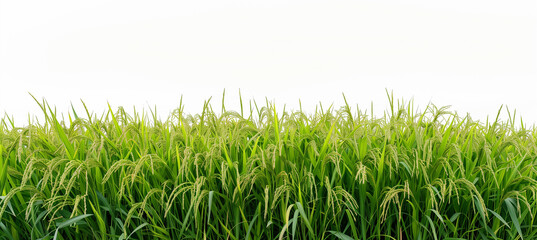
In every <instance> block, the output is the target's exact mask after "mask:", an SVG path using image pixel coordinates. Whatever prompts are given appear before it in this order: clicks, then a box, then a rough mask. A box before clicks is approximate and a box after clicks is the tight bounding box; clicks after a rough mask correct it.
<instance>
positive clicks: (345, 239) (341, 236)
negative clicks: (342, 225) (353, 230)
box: [328, 231, 354, 240]
mask: <svg viewBox="0 0 537 240" xmlns="http://www.w3.org/2000/svg"><path fill="white" fill-rule="evenodd" d="M328 232H330V233H331V234H332V235H334V236H336V237H337V238H339V239H341V240H354V238H352V237H351V236H349V235H347V234H345V233H342V232H336V231H328Z"/></svg>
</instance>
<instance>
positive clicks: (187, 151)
mask: <svg viewBox="0 0 537 240" xmlns="http://www.w3.org/2000/svg"><path fill="white" fill-rule="evenodd" d="M390 105H391V108H390V109H389V110H388V111H387V112H386V113H385V115H384V117H381V118H375V117H372V116H371V115H367V114H366V113H365V112H361V111H360V110H358V109H355V110H354V111H353V110H351V107H349V105H345V106H343V107H341V108H339V109H335V108H332V107H330V108H328V109H323V108H322V106H319V107H318V108H317V110H316V111H315V112H314V113H313V114H312V115H308V114H306V113H305V112H302V111H293V112H286V111H285V110H284V111H283V112H280V111H278V110H277V109H275V107H274V105H273V104H271V103H269V102H267V103H266V105H265V106H263V107H258V105H257V104H256V103H255V102H250V106H249V110H250V111H246V112H249V113H248V114H246V115H245V114H244V109H243V108H242V102H241V112H240V113H238V112H234V111H226V110H225V108H224V107H223V106H222V108H223V111H222V112H221V113H215V111H213V109H212V107H211V105H209V103H208V102H207V103H206V104H205V106H204V108H203V109H202V112H201V114H196V115H187V114H185V113H184V112H183V106H182V104H181V107H180V108H179V109H177V110H175V111H174V112H173V113H172V114H171V115H170V116H169V118H168V119H167V120H166V121H160V120H158V118H157V116H156V113H152V114H150V115H149V116H148V115H146V114H139V113H136V112H134V114H132V115H129V114H127V112H126V111H125V110H124V109H122V108H119V109H117V110H115V111H114V110H112V108H110V110H109V111H108V112H106V113H105V114H103V115H102V116H97V115H94V114H91V113H90V112H89V111H88V110H87V108H86V116H87V117H86V118H84V117H81V116H79V115H77V113H76V112H74V111H73V112H72V114H69V115H68V121H67V120H61V119H62V118H60V117H59V116H57V115H56V113H55V111H53V110H52V109H51V108H50V107H49V106H48V104H46V102H43V103H40V106H41V108H42V110H43V113H44V114H45V121H44V122H43V123H38V122H37V123H32V124H28V125H27V126H26V127H22V128H20V127H16V126H15V125H14V124H13V122H12V119H10V118H7V117H5V118H4V119H3V120H2V122H1V124H0V191H1V192H2V194H1V195H2V197H1V201H0V238H2V239H345V240H346V239H434V240H436V239H535V238H536V237H537V226H536V224H537V223H536V221H535V217H536V215H537V206H536V193H537V191H536V190H537V184H536V183H537V181H536V177H537V172H536V170H537V169H536V161H537V145H536V140H537V131H536V130H535V128H533V129H531V130H528V129H525V127H524V125H522V126H520V127H515V122H514V119H513V120H508V121H507V122H500V121H499V120H498V118H496V120H495V121H494V122H492V123H480V122H476V121H473V120H472V119H471V118H469V117H460V116H458V115H457V114H455V113H450V112H448V111H447V110H446V108H436V107H434V106H432V105H431V106H428V107H427V108H426V109H425V110H424V111H423V112H417V111H415V110H414V108H413V107H412V105H411V103H408V104H407V103H402V104H400V105H399V106H394V102H393V97H391V98H390Z"/></svg>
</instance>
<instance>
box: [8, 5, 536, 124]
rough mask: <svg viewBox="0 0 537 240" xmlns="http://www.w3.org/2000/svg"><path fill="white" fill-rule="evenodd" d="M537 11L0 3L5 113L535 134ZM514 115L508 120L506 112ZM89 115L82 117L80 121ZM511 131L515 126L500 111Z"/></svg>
mask: <svg viewBox="0 0 537 240" xmlns="http://www.w3.org/2000/svg"><path fill="white" fill-rule="evenodd" d="M536 80H537V2H536V1H534V0H527V1H516V0H512V1H491V0H487V1H470V0H451V1H430V0H423V1H418V0H411V1H409V0H406V1H311V0H308V1H274V0H270V1H269V0H266V1H170V2H166V1H144V2H142V1H95V0H93V1H7V0H0V83H1V84H0V114H2V115H3V114H4V113H7V114H8V115H10V116H14V117H15V120H16V124H17V125H25V124H27V122H28V120H27V119H28V113H30V114H32V115H35V116H41V115H42V114H41V113H40V112H39V108H38V106H37V104H36V103H35V102H34V100H33V99H32V97H31V96H30V95H29V94H28V93H29V92H30V93H32V94H33V95H34V96H36V97H37V98H38V99H42V98H46V99H47V100H48V102H49V103H50V104H51V105H54V106H56V107H57V109H58V111H60V112H63V113H67V112H68V111H69V109H70V107H69V106H70V103H71V102H72V103H73V105H74V106H75V109H81V107H82V105H81V104H80V99H83V100H84V101H85V102H86V104H87V105H88V107H89V108H90V109H91V110H92V111H93V112H95V113H99V114H100V113H102V112H104V111H105V109H106V108H107V102H109V103H110V104H111V106H112V107H113V108H116V107H118V106H124V107H125V108H126V109H132V107H133V106H136V107H137V109H140V108H145V109H146V110H147V109H148V107H149V106H155V105H156V106H157V111H158V112H159V114H160V116H161V117H162V118H163V119H165V117H166V116H167V115H168V114H169V113H170V111H171V110H172V109H174V108H176V107H178V106H179V99H180V96H181V95H183V97H184V101H183V102H184V103H185V105H186V110H187V111H188V112H190V113H199V112H201V110H202V105H203V101H204V100H206V99H208V98H209V97H211V96H213V100H212V103H213V106H215V108H218V107H219V105H220V104H221V96H222V91H223V90H224V88H225V89H226V103H227V104H228V107H227V108H228V109H229V108H232V109H235V110H237V109H239V108H238V105H237V102H238V98H239V94H238V91H239V88H240V89H241V92H242V96H243V98H244V99H254V98H255V99H257V100H258V102H260V103H264V101H265V97H267V98H268V99H269V100H275V101H276V103H277V104H278V105H280V106H282V105H283V104H287V109H290V108H292V109H297V108H298V100H299V99H301V101H302V106H303V108H304V109H305V110H307V111H309V112H312V111H313V110H314V108H315V105H316V104H318V103H319V102H322V103H323V106H326V105H330V104H332V103H333V104H334V106H341V105H342V104H343V98H342V97H341V93H342V92H344V93H345V94H346V96H347V99H348V101H349V103H350V104H351V105H353V106H356V104H358V105H359V106H360V108H361V109H363V110H365V109H369V108H370V104H371V102H373V103H374V106H375V112H376V113H382V112H383V111H384V110H386V109H387V104H388V99H387V97H386V93H385V89H388V90H390V91H391V90H393V92H394V96H395V98H396V99H401V98H404V99H405V100H408V99H410V98H414V101H415V104H416V105H419V107H420V109H423V107H424V106H426V105H427V103H429V102H432V103H434V104H435V105H439V106H442V105H452V107H451V110H454V111H457V112H458V113H459V114H461V115H465V114H466V113H467V112H470V114H471V116H472V117H473V118H474V119H481V120H485V119H486V117H487V115H490V116H491V117H493V116H495V115H496V113H497V110H498V109H499V107H500V105H502V104H505V105H507V106H508V107H509V108H510V109H511V110H512V109H517V115H519V116H520V115H521V116H522V117H523V120H524V121H525V122H526V123H527V124H530V125H531V124H534V123H537V110H536V108H535V106H536V104H537V95H536V94H535V93H536V89H537V83H536ZM504 109H505V108H504ZM79 114H80V113H79ZM502 116H503V119H505V118H506V116H507V114H506V113H504V114H503V115H502Z"/></svg>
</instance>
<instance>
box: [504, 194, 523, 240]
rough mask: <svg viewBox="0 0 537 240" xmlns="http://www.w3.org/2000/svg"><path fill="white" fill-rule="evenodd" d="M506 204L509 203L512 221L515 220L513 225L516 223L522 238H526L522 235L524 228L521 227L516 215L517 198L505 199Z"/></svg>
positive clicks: (508, 208) (508, 209)
mask: <svg viewBox="0 0 537 240" xmlns="http://www.w3.org/2000/svg"><path fill="white" fill-rule="evenodd" d="M505 204H506V205H507V211H508V212H509V216H510V217H511V221H513V225H515V228H516V231H517V232H518V234H519V235H520V239H524V237H523V236H522V229H521V228H520V223H519V222H518V217H517V216H516V209H515V206H514V205H515V200H514V199H512V198H507V199H505Z"/></svg>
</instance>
